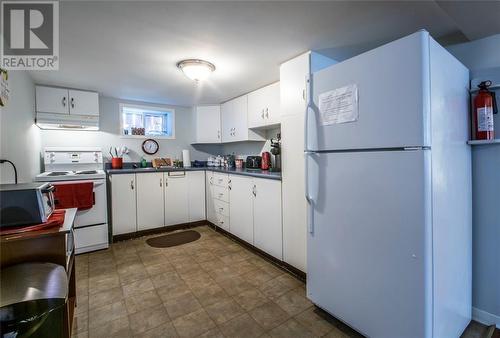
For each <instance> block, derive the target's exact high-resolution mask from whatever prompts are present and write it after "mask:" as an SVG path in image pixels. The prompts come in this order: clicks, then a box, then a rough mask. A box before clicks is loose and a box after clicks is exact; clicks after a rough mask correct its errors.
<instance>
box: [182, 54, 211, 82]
mask: <svg viewBox="0 0 500 338" xmlns="http://www.w3.org/2000/svg"><path fill="white" fill-rule="evenodd" d="M177 67H178V68H179V69H180V70H182V71H183V73H184V74H185V75H186V76H187V77H188V78H190V79H191V80H195V81H196V82H198V81H202V80H205V79H206V78H207V77H208V76H209V75H210V74H211V73H212V72H213V71H214V70H215V66H214V65H213V64H211V63H210V62H208V61H204V60H199V59H188V60H182V61H180V62H179V63H177Z"/></svg>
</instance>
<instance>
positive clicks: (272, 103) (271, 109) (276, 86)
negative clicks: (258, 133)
mask: <svg viewBox="0 0 500 338" xmlns="http://www.w3.org/2000/svg"><path fill="white" fill-rule="evenodd" d="M265 97H266V102H267V105H266V111H265V117H266V125H268V126H270V125H276V124H279V123H280V83H279V82H276V83H273V84H272V85H269V86H267V87H266V95H265Z"/></svg>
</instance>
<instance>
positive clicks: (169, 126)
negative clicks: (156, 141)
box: [122, 106, 174, 137]
mask: <svg viewBox="0 0 500 338" xmlns="http://www.w3.org/2000/svg"><path fill="white" fill-rule="evenodd" d="M146 108H147V107H146ZM173 114H174V112H173V111H158V110H149V109H143V108H138V107H135V106H131V107H130V106H129V107H127V106H122V134H123V135H147V136H169V137H170V136H173V123H172V120H173Z"/></svg>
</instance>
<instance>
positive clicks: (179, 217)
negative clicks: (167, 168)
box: [164, 171, 189, 225]
mask: <svg viewBox="0 0 500 338" xmlns="http://www.w3.org/2000/svg"><path fill="white" fill-rule="evenodd" d="M164 179H165V225H174V224H181V223H187V222H189V194H188V187H189V185H188V179H187V175H186V172H185V171H173V172H166V173H164Z"/></svg>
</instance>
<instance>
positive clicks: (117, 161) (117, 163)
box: [111, 157, 123, 169]
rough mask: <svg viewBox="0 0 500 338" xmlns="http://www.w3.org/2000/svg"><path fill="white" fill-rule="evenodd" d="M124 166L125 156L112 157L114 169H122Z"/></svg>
mask: <svg viewBox="0 0 500 338" xmlns="http://www.w3.org/2000/svg"><path fill="white" fill-rule="evenodd" d="M122 167H123V157H113V158H112V159H111V168H112V169H121V168H122Z"/></svg>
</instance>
